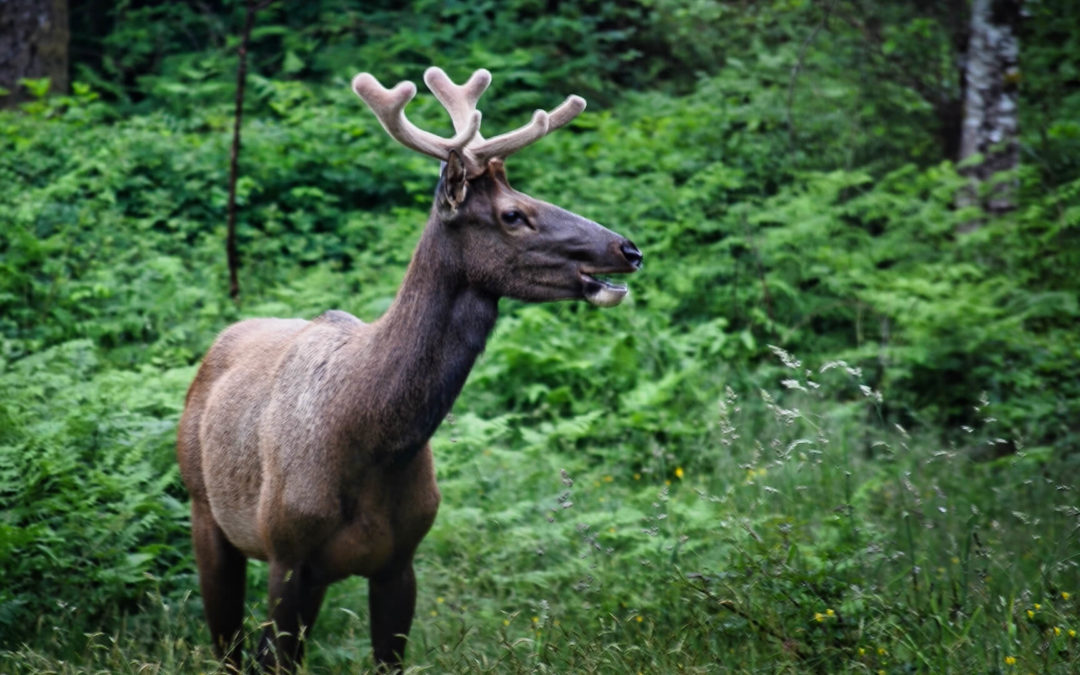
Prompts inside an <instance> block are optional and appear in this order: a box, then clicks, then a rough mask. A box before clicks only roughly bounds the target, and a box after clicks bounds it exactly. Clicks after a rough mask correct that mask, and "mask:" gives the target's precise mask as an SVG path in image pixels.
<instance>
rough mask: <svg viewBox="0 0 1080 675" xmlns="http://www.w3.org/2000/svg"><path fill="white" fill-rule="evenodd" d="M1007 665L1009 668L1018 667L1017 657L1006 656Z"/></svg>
mask: <svg viewBox="0 0 1080 675" xmlns="http://www.w3.org/2000/svg"><path fill="white" fill-rule="evenodd" d="M1005 665H1007V666H1015V665H1016V657H1015V656H1006V657H1005Z"/></svg>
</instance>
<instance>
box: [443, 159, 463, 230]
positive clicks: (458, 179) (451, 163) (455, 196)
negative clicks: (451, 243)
mask: <svg viewBox="0 0 1080 675" xmlns="http://www.w3.org/2000/svg"><path fill="white" fill-rule="evenodd" d="M468 187H469V181H468V174H467V172H466V170H465V160H464V159H462V158H461V153H459V152H458V151H457V150H451V151H450V155H449V157H447V159H446V165H445V166H443V171H442V180H441V181H439V212H440V213H441V214H443V217H444V218H450V217H453V215H454V214H455V213H457V209H458V207H459V206H461V204H462V203H463V202H464V201H465V195H466V193H467V192H468Z"/></svg>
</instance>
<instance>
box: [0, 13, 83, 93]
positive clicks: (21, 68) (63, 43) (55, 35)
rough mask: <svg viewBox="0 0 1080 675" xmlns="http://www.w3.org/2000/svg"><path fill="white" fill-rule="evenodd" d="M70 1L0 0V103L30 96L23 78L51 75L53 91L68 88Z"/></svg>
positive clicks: (51, 88) (63, 90) (64, 90)
mask: <svg viewBox="0 0 1080 675" xmlns="http://www.w3.org/2000/svg"><path fill="white" fill-rule="evenodd" d="M69 37H70V32H69V30H68V3H67V0H0V87H3V88H4V89H7V90H8V92H10V93H9V94H8V95H7V96H0V106H11V105H15V104H16V103H19V102H20V101H24V100H26V99H27V98H28V92H27V91H26V90H25V88H24V87H23V86H22V85H20V84H19V80H20V79H22V78H24V77H25V78H31V79H36V78H41V77H47V78H49V81H50V83H51V86H50V91H53V92H66V91H67V87H68V39H69Z"/></svg>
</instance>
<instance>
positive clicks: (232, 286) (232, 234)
mask: <svg viewBox="0 0 1080 675" xmlns="http://www.w3.org/2000/svg"><path fill="white" fill-rule="evenodd" d="M273 1H274V0H261V1H260V2H254V1H253V0H248V3H247V8H246V11H245V15H244V30H243V33H241V35H240V46H239V47H238V48H237V50H236V53H237V56H238V59H239V62H238V63H237V66H236V108H235V111H234V113H233V138H232V150H231V152H230V153H229V202H228V207H227V216H226V226H225V227H226V235H225V258H226V260H227V261H228V264H229V297H231V298H232V299H233V300H236V299H237V298H239V297H240V280H239V276H238V270H239V268H240V252H239V251H238V250H237V247H236V179H237V176H238V175H239V169H238V166H237V163H238V162H237V160H238V159H239V157H240V123H241V120H242V118H243V115H244V85H245V84H246V82H247V50H248V41H249V40H250V39H251V28H252V26H254V25H255V14H256V13H257V12H259V11H260V10H262V9H266V8H267V7H269V6H270V4H271V3H272V2H273Z"/></svg>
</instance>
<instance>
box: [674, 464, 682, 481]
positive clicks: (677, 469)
mask: <svg viewBox="0 0 1080 675" xmlns="http://www.w3.org/2000/svg"><path fill="white" fill-rule="evenodd" d="M675 477H676V478H678V479H679V480H682V477H683V470H682V467H681V466H677V467H675Z"/></svg>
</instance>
